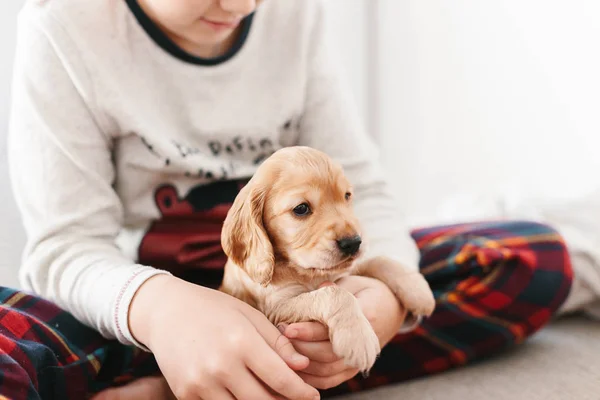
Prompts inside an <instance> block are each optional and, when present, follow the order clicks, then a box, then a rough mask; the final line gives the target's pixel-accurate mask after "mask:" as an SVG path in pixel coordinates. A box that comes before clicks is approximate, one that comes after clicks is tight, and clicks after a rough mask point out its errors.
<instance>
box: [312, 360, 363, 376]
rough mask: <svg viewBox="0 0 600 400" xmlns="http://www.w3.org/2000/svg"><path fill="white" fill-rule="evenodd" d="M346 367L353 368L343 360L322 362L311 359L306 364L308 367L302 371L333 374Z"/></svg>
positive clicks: (319, 374)
mask: <svg viewBox="0 0 600 400" xmlns="http://www.w3.org/2000/svg"><path fill="white" fill-rule="evenodd" d="M348 369H353V368H351V367H348V366H347V365H346V364H345V363H344V360H338V361H334V362H330V363H322V362H318V361H313V360H311V362H310V364H308V367H306V368H304V369H303V370H302V372H303V373H305V374H309V375H314V376H334V375H338V374H340V373H342V372H344V371H346V370H348Z"/></svg>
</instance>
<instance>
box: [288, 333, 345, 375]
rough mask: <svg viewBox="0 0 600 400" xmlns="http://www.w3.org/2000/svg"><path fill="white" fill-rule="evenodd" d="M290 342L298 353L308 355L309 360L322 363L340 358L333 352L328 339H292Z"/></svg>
mask: <svg viewBox="0 0 600 400" xmlns="http://www.w3.org/2000/svg"><path fill="white" fill-rule="evenodd" d="M292 344H293V345H294V348H295V349H296V351H298V353H300V354H302V355H304V356H306V357H308V358H309V359H310V361H311V362H313V361H318V362H322V363H331V362H335V361H338V360H339V359H340V358H339V357H338V356H336V355H335V353H334V352H333V347H332V346H331V342H330V341H329V340H327V341H322V342H304V341H302V340H292ZM305 368H306V367H305ZM302 370H304V368H302V369H301V370H300V371H302Z"/></svg>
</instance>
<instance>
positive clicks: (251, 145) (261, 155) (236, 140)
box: [139, 118, 300, 180]
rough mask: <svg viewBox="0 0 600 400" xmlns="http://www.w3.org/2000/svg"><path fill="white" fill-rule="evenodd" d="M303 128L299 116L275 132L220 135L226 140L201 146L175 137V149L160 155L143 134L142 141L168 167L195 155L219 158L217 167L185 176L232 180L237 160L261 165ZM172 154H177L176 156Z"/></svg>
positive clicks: (212, 140)
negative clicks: (267, 133) (275, 141)
mask: <svg viewBox="0 0 600 400" xmlns="http://www.w3.org/2000/svg"><path fill="white" fill-rule="evenodd" d="M299 128H300V120H299V119H298V118H291V119H288V120H287V121H286V122H285V123H284V124H282V125H281V126H280V128H279V129H278V130H277V131H278V132H277V134H276V135H272V134H271V135H262V136H261V135H252V136H242V135H219V136H222V137H225V139H222V138H219V139H215V138H212V139H209V140H207V141H206V143H205V144H203V145H202V146H200V147H199V146H193V145H189V144H187V143H182V142H181V141H179V140H175V139H172V140H171V142H170V143H169V144H170V145H171V146H173V149H174V150H175V151H174V152H171V151H169V150H167V151H168V152H170V153H171V154H172V155H171V156H163V155H161V154H160V153H159V152H158V150H157V148H156V146H154V145H153V144H152V143H150V142H149V141H148V139H147V138H145V137H144V136H141V135H140V136H139V138H140V140H141V141H142V144H143V145H144V147H146V149H147V150H148V151H149V152H150V153H151V154H152V155H153V156H154V157H156V158H157V159H159V160H161V162H162V163H163V165H164V166H165V167H169V166H171V165H172V163H173V159H174V157H175V158H177V157H178V158H179V159H181V160H189V159H193V157H195V156H197V157H209V158H210V159H213V160H220V161H222V162H219V163H218V164H219V166H218V167H217V168H214V167H213V168H212V169H211V168H206V167H204V168H199V169H197V170H193V171H191V170H190V171H186V173H185V176H186V177H198V178H201V179H208V180H212V179H222V180H226V179H229V178H230V177H231V176H233V175H235V173H236V162H240V161H242V160H243V161H245V162H248V163H250V164H252V165H254V166H258V165H260V164H261V163H262V162H263V161H264V160H266V159H267V158H268V157H269V156H271V154H273V153H274V152H275V151H276V150H277V145H281V144H284V145H291V143H293V142H294V140H295V138H296V136H297V134H298V132H299ZM274 137H278V138H279V142H280V143H278V144H277V145H276V143H274ZM173 153H174V154H175V155H176V156H174V155H173ZM227 160H229V161H227Z"/></svg>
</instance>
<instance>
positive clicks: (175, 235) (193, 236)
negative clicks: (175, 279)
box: [138, 180, 248, 273]
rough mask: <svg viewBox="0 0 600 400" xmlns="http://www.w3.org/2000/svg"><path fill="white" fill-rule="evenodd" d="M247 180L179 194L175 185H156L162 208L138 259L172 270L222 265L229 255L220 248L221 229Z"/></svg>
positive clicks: (219, 267)
mask: <svg viewBox="0 0 600 400" xmlns="http://www.w3.org/2000/svg"><path fill="white" fill-rule="evenodd" d="M247 182H248V180H230V181H218V182H214V183H211V184H203V185H198V186H196V187H194V188H192V189H191V190H190V191H189V192H188V193H187V194H186V195H185V197H180V196H179V193H177V189H176V188H175V187H174V186H173V185H163V186H160V187H159V188H158V189H156V191H155V193H154V200H155V202H156V206H157V207H158V209H159V210H160V214H161V215H160V217H159V218H158V219H157V220H155V221H154V222H153V223H152V224H151V226H150V228H149V229H148V230H147V232H146V234H145V235H144V238H143V239H142V241H141V243H140V246H139V249H138V257H139V261H140V262H141V263H143V264H145V265H152V266H154V267H157V268H162V269H166V270H169V271H171V272H173V273H176V272H178V271H182V270H188V269H194V268H202V269H221V268H223V266H224V265H225V262H226V261H227V258H226V256H225V253H223V250H222V248H221V229H222V226H223V221H224V220H225V217H226V216H227V212H228V211H229V208H230V207H231V205H232V204H233V200H234V199H235V197H236V196H237V194H238V193H239V191H240V190H241V188H242V187H244V185H245V184H246V183H247Z"/></svg>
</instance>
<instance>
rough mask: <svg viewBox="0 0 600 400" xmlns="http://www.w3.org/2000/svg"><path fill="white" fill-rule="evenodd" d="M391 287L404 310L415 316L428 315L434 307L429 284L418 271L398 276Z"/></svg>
mask: <svg viewBox="0 0 600 400" xmlns="http://www.w3.org/2000/svg"><path fill="white" fill-rule="evenodd" d="M391 286H392V287H391V289H392V290H393V291H394V294H395V295H396V297H397V298H398V300H400V303H402V305H403V306H404V307H405V308H406V310H407V311H408V312H409V313H411V314H413V315H415V316H425V317H429V316H430V315H431V314H432V313H433V311H434V309H435V298H434V297H433V292H432V291H431V288H430V287H429V284H428V283H427V281H426V280H425V278H424V277H423V275H421V274H420V273H418V272H415V273H413V274H406V275H401V276H399V277H398V278H397V279H396V281H395V282H394V284H393V285H391Z"/></svg>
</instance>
